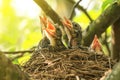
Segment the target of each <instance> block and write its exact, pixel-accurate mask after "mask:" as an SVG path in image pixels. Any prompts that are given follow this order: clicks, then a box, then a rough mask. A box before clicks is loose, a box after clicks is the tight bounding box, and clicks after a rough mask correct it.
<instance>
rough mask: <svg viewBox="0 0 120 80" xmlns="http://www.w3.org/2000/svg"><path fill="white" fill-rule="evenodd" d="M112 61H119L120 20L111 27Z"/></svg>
mask: <svg viewBox="0 0 120 80" xmlns="http://www.w3.org/2000/svg"><path fill="white" fill-rule="evenodd" d="M111 57H112V58H113V59H117V60H120V18H119V19H118V20H117V21H116V22H115V23H114V24H113V25H112V54H111Z"/></svg>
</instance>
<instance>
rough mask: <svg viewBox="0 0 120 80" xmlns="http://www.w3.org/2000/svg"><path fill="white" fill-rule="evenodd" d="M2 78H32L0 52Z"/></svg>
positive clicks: (18, 79) (13, 79) (23, 79)
mask: <svg viewBox="0 0 120 80" xmlns="http://www.w3.org/2000/svg"><path fill="white" fill-rule="evenodd" d="M0 80H30V79H28V76H27V75H26V74H25V73H24V72H22V71H21V70H20V69H19V68H18V67H17V66H15V65H13V64H12V63H11V61H10V60H9V59H7V57H6V56H5V55H4V54H3V53H1V52H0Z"/></svg>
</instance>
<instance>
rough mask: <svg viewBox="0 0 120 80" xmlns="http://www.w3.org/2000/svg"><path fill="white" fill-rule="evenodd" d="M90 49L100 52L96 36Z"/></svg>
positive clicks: (99, 44)
mask: <svg viewBox="0 0 120 80" xmlns="http://www.w3.org/2000/svg"><path fill="white" fill-rule="evenodd" d="M90 47H91V49H92V50H95V51H96V52H101V51H102V47H101V43H100V42H99V40H98V37H97V35H95V37H94V39H93V42H92V44H91V46H90Z"/></svg>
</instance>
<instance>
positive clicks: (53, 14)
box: [34, 0, 62, 25]
mask: <svg viewBox="0 0 120 80" xmlns="http://www.w3.org/2000/svg"><path fill="white" fill-rule="evenodd" d="M34 1H35V2H36V3H37V4H38V5H39V6H40V7H41V8H42V10H43V11H44V12H45V14H46V15H47V16H49V17H50V18H51V19H52V20H53V21H54V23H58V24H59V25H62V22H61V21H60V20H61V18H60V16H59V15H58V14H57V13H56V12H55V11H54V10H53V9H52V8H51V7H50V6H49V5H48V3H47V2H46V1H45V0H34Z"/></svg>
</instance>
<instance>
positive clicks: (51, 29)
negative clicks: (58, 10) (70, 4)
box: [45, 21, 56, 36]
mask: <svg viewBox="0 0 120 80" xmlns="http://www.w3.org/2000/svg"><path fill="white" fill-rule="evenodd" d="M45 30H46V31H47V32H48V33H49V34H50V35H51V36H55V31H56V29H55V27H54V25H53V24H52V23H51V22H50V21H47V28H46V29H45Z"/></svg>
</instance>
